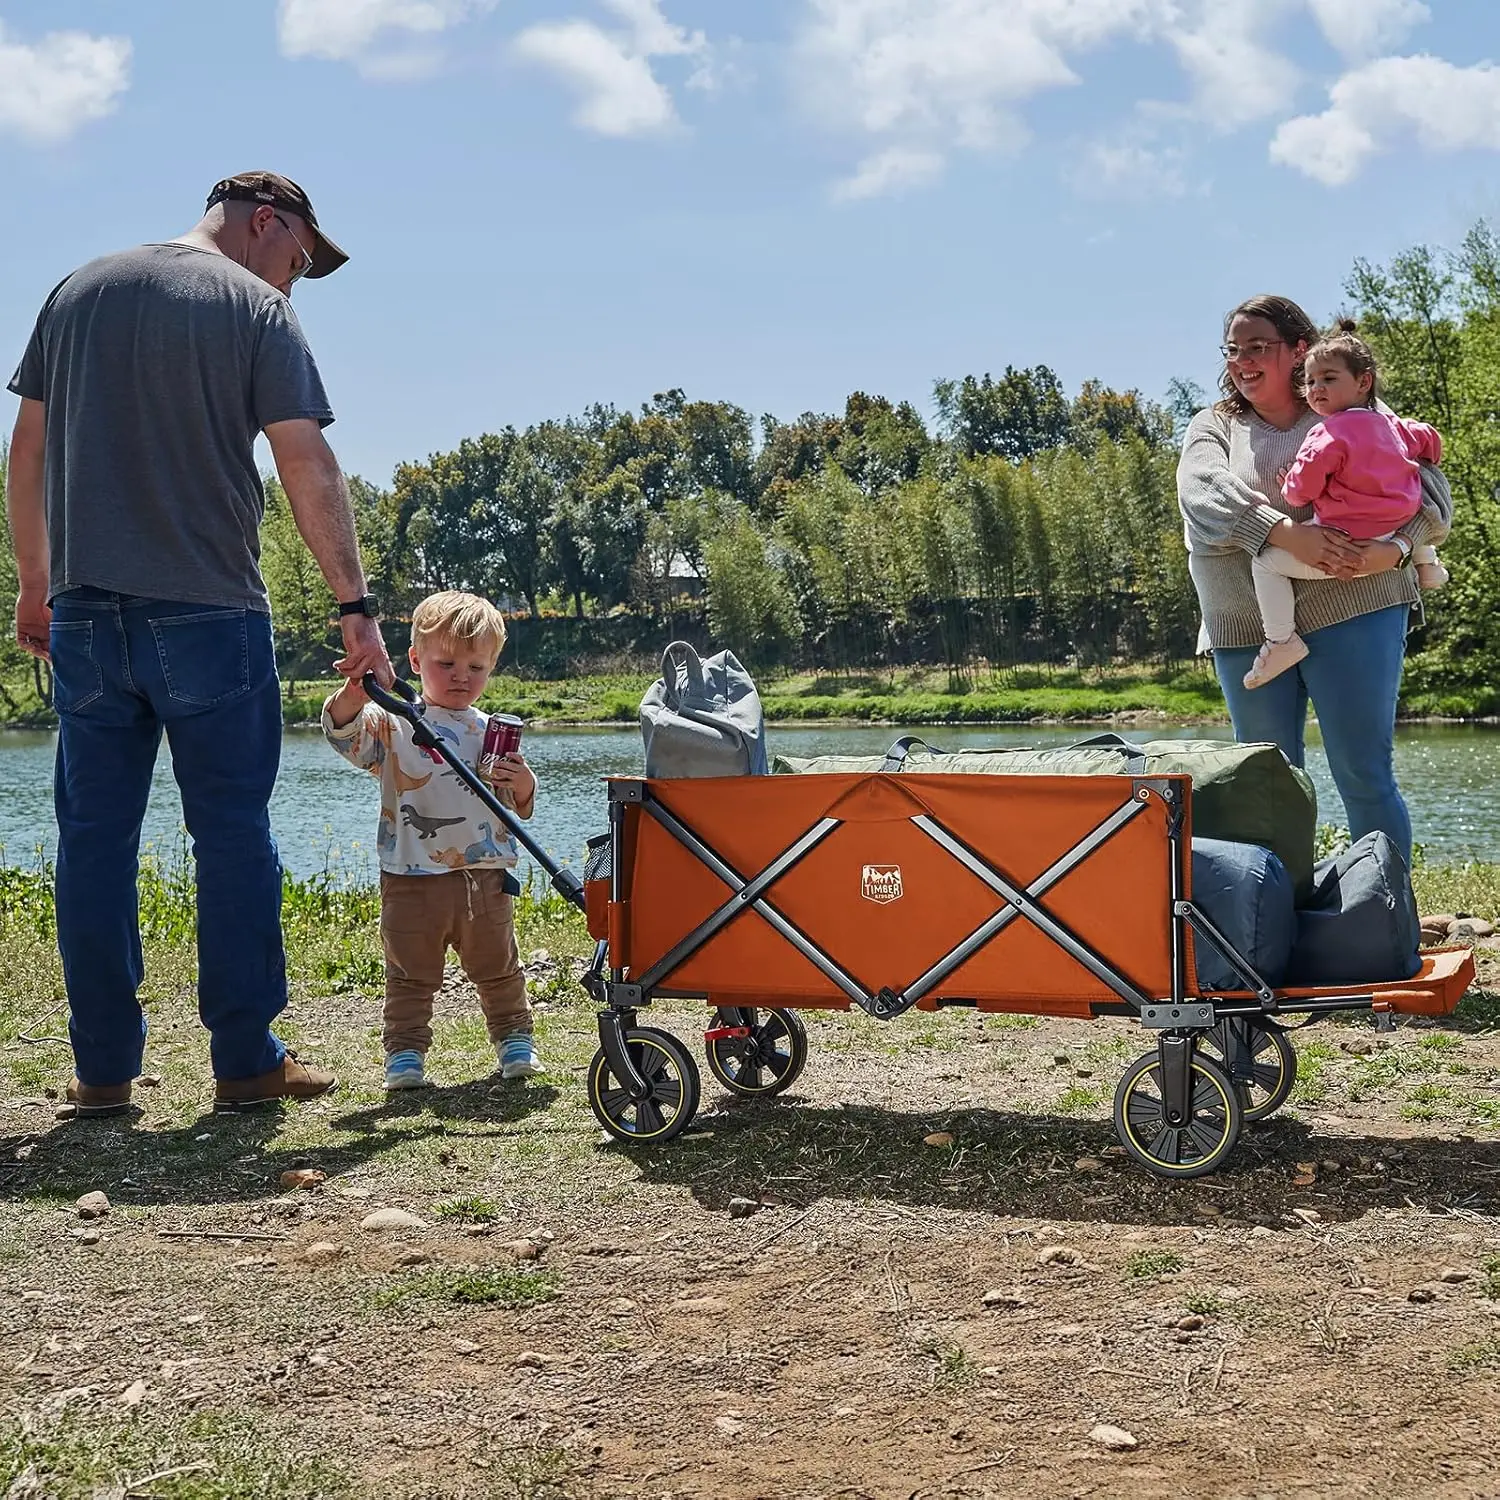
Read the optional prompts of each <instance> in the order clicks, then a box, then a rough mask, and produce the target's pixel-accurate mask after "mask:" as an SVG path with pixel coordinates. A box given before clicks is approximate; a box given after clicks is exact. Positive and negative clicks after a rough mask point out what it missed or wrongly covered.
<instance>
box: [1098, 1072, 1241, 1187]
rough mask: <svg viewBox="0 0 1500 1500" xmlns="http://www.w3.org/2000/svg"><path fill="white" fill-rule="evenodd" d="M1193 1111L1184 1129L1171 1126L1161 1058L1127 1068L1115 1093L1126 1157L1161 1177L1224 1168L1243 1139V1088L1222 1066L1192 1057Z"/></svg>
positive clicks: (1117, 1130)
mask: <svg viewBox="0 0 1500 1500" xmlns="http://www.w3.org/2000/svg"><path fill="white" fill-rule="evenodd" d="M1192 1070H1193V1071H1192V1108H1191V1111H1190V1112H1189V1115H1188V1119H1187V1122H1186V1123H1185V1124H1183V1125H1169V1124H1168V1123H1167V1113H1166V1105H1165V1103H1164V1102H1163V1100H1162V1090H1161V1071H1160V1067H1159V1065H1158V1062H1157V1054H1156V1053H1155V1052H1148V1053H1146V1055H1145V1056H1144V1057H1139V1058H1137V1059H1136V1060H1135V1062H1133V1063H1132V1064H1131V1065H1130V1067H1129V1068H1128V1069H1127V1070H1126V1073H1125V1076H1124V1077H1123V1078H1122V1079H1121V1080H1120V1086H1119V1087H1118V1088H1117V1089H1116V1090H1115V1134H1116V1135H1117V1136H1119V1138H1120V1144H1121V1145H1122V1146H1124V1148H1125V1150H1126V1152H1127V1154H1129V1155H1130V1156H1133V1157H1134V1158H1135V1159H1136V1160H1137V1161H1138V1162H1140V1163H1141V1165H1142V1166H1144V1167H1145V1168H1147V1170H1149V1171H1151V1172H1154V1173H1156V1175H1157V1176H1158V1177H1201V1176H1203V1175H1204V1174H1205V1173H1208V1172H1212V1171H1213V1170H1214V1169H1215V1168H1216V1167H1218V1166H1220V1165H1221V1164H1222V1163H1223V1161H1224V1159H1225V1158H1226V1157H1227V1156H1228V1155H1229V1153H1230V1151H1231V1150H1233V1148H1234V1143H1235V1142H1236V1141H1237V1140H1238V1139H1239V1134H1240V1124H1241V1121H1242V1120H1243V1117H1244V1116H1243V1111H1242V1110H1241V1108H1240V1099H1239V1090H1238V1089H1236V1088H1235V1086H1234V1085H1233V1084H1232V1083H1231V1082H1230V1081H1229V1075H1228V1074H1227V1073H1225V1071H1224V1070H1223V1068H1221V1067H1220V1066H1219V1064H1218V1063H1216V1062H1212V1061H1210V1059H1208V1058H1206V1057H1204V1056H1202V1055H1201V1054H1198V1053H1197V1052H1195V1053H1194V1056H1193V1059H1192Z"/></svg>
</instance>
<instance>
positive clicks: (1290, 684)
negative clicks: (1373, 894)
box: [1214, 604, 1411, 864]
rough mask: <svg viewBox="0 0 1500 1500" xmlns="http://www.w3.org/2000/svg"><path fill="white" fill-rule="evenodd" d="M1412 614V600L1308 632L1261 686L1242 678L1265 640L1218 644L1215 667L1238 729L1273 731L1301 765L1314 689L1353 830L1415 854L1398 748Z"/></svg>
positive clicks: (1249, 733) (1267, 734)
mask: <svg viewBox="0 0 1500 1500" xmlns="http://www.w3.org/2000/svg"><path fill="white" fill-rule="evenodd" d="M1409 615H1410V606H1409V605H1406V604H1393V605H1392V606H1391V607H1390V608H1389V609H1377V610H1375V611H1373V612H1372V613H1370V614H1367V615H1356V616H1355V617H1354V618H1353V619H1352V620H1345V621H1344V622H1343V623H1342V624H1339V625H1328V626H1325V627H1324V628H1323V629H1322V630H1314V631H1310V632H1309V633H1308V634H1307V635H1305V636H1304V637H1303V640H1305V641H1306V642H1307V655H1306V657H1304V658H1303V660H1302V661H1301V662H1299V663H1298V664H1297V665H1296V666H1295V667H1293V668H1291V670H1290V671H1286V672H1283V673H1282V674H1281V676H1280V677H1274V678H1272V679H1271V681H1270V682H1268V683H1266V685H1265V686H1264V687H1258V688H1254V689H1251V688H1247V687H1246V686H1245V684H1244V682H1243V680H1242V679H1243V678H1244V675H1245V673H1246V672H1247V671H1249V669H1250V664H1251V663H1252V662H1253V661H1254V660H1255V654H1256V652H1257V651H1258V650H1259V647H1257V646H1244V647H1234V648H1232V649H1228V650H1225V649H1222V648H1220V649H1216V650H1215V651H1214V670H1215V671H1216V672H1217V673H1218V676H1219V685H1220V686H1221V687H1222V688H1223V689H1224V697H1225V699H1226V701H1227V702H1228V704H1229V717H1230V721H1231V722H1232V723H1233V725H1234V737H1235V739H1237V740H1239V741H1240V742H1241V743H1242V744H1243V743H1250V742H1252V741H1254V742H1264V741H1270V742H1271V743H1272V744H1276V745H1279V746H1280V747H1281V749H1282V751H1283V753H1284V754H1285V755H1286V758H1287V759H1288V760H1289V761H1291V763H1292V764H1293V765H1294V766H1300V765H1301V764H1302V763H1303V760H1304V758H1305V754H1306V746H1305V744H1304V739H1303V736H1304V731H1305V729H1306V726H1307V704H1308V700H1309V699H1311V700H1312V705H1313V707H1314V708H1315V709H1316V710H1317V714H1318V728H1319V729H1320V730H1321V731H1322V734H1323V749H1324V750H1325V751H1326V752H1327V755H1328V769H1329V770H1330V771H1331V772H1332V773H1333V781H1334V785H1335V786H1337V787H1338V789H1339V796H1340V797H1342V798H1343V800H1344V813H1345V815H1346V816H1347V817H1348V819H1349V835H1350V837H1351V838H1356V839H1357V838H1360V837H1361V836H1362V835H1364V834H1367V833H1372V832H1374V831H1375V830H1377V829H1378V830H1379V831H1380V832H1382V833H1384V834H1386V835H1387V836H1388V837H1389V838H1390V840H1391V842H1392V843H1393V844H1395V846H1396V848H1397V849H1399V850H1400V851H1401V855H1402V858H1403V859H1405V860H1406V861H1407V863H1408V864H1410V862H1411V818H1410V816H1409V815H1408V813H1407V811H1406V803H1405V802H1404V801H1403V800H1402V798H1401V792H1400V790H1399V788H1398V787H1397V786H1396V772H1395V767H1394V765H1393V763H1392V755H1393V750H1394V745H1395V734H1396V695H1397V692H1398V690H1399V689H1400V686H1401V668H1402V664H1403V662H1404V661H1405V658H1406V626H1407V620H1408V617H1409Z"/></svg>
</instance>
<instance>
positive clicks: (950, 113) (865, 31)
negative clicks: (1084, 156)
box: [798, 0, 1172, 151]
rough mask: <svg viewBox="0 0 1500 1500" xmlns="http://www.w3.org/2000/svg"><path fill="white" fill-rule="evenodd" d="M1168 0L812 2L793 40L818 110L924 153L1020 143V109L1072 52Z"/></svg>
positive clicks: (1142, 21) (1135, 26)
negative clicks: (1068, 51)
mask: <svg viewBox="0 0 1500 1500" xmlns="http://www.w3.org/2000/svg"><path fill="white" fill-rule="evenodd" d="M1171 3H1172V0H1007V3H1005V4H997V3H995V0H808V12H809V16H808V21H807V25H806V27H805V28H804V30H803V33H802V35H801V37H800V39H799V42H798V53H799V62H800V69H801V73H802V77H803V79H804V88H805V91H806V93H807V94H808V96H809V98H810V99H811V101H812V102H813V104H814V107H815V108H816V109H817V110H818V111H819V113H821V114H823V115H825V116H828V117H831V118H832V119H833V120H834V121H835V123H837V124H839V125H842V126H844V127H846V128H850V129H853V130H856V131H862V132H865V133H868V134H871V135H877V136H880V135H887V136H895V137H898V138H899V140H900V144H902V145H905V146H908V147H911V148H916V147H919V146H922V147H925V148H926V149H927V150H929V151H933V150H938V149H941V148H943V147H946V146H949V145H952V144H957V145H962V146H970V147H1005V146H1010V147H1012V148H1013V147H1015V146H1018V145H1019V144H1021V143H1022V142H1024V140H1025V139H1026V128H1025V125H1024V124H1023V122H1022V121H1021V119H1020V117H1019V114H1018V113H1017V106H1019V105H1020V104H1021V103H1023V102H1024V101H1025V100H1027V99H1030V98H1031V97H1032V96H1033V95H1036V94H1039V93H1041V92H1043V91H1044V90H1047V89H1054V88H1059V87H1063V86H1066V85H1069V84H1074V83H1077V82H1078V76H1077V74H1075V73H1074V71H1073V69H1072V67H1071V66H1070V65H1069V63H1068V60H1067V57H1066V55H1065V53H1066V51H1067V50H1069V49H1075V48H1086V47H1091V46H1096V45H1099V44H1101V43H1103V42H1107V41H1109V40H1111V39H1113V38H1115V37H1118V36H1122V35H1128V34H1130V33H1132V32H1134V33H1143V32H1144V31H1146V30H1148V29H1149V27H1150V25H1151V24H1153V23H1154V22H1155V21H1156V20H1157V19H1159V17H1160V16H1161V15H1162V14H1163V13H1164V9H1165V8H1166V7H1169V6H1170V5H1171Z"/></svg>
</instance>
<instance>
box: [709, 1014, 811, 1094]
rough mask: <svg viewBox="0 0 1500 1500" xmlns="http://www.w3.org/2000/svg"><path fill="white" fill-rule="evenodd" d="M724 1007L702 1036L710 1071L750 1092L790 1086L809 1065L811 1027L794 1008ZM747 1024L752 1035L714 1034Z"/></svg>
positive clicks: (727, 1083) (725, 1082)
mask: <svg viewBox="0 0 1500 1500" xmlns="http://www.w3.org/2000/svg"><path fill="white" fill-rule="evenodd" d="M761 1014H762V1012H760V1011H758V1010H755V1009H753V1008H740V1007H735V1008H727V1007H726V1008H725V1009H723V1010H719V1011H716V1012H715V1013H714V1024H713V1025H712V1026H711V1027H710V1028H709V1031H708V1034H707V1035H706V1036H705V1037H704V1039H703V1050H704V1052H705V1054H706V1055H707V1058H708V1071H709V1072H710V1073H712V1074H713V1075H714V1077H715V1078H717V1079H718V1080H719V1082H720V1083H722V1084H723V1085H724V1087H725V1088H726V1089H728V1090H729V1092H730V1093H731V1094H742V1095H744V1096H745V1097H746V1098H757V1097H761V1096H763V1095H768V1094H779V1093H781V1091H782V1090H783V1089H789V1088H790V1087H791V1086H792V1085H793V1084H794V1083H795V1082H796V1081H797V1079H798V1077H799V1076H800V1075H801V1073H802V1070H803V1068H805V1067H806V1066H807V1028H806V1027H805V1026H804V1025H803V1024H802V1018H801V1017H800V1016H799V1015H798V1014H797V1013H796V1012H795V1011H791V1010H768V1011H766V1012H764V1015H765V1019H764V1020H761V1019H760V1016H761ZM742 1027H743V1028H748V1029H749V1032H750V1034H749V1036H743V1037H736V1036H715V1035H714V1032H716V1031H727V1030H737V1029H740V1028H742Z"/></svg>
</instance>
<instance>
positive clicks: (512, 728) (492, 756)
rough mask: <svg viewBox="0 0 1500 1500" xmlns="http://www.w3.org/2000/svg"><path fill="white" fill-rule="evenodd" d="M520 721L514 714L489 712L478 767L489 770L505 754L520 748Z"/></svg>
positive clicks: (513, 752)
mask: <svg viewBox="0 0 1500 1500" xmlns="http://www.w3.org/2000/svg"><path fill="white" fill-rule="evenodd" d="M521 728H522V725H521V721H520V720H519V719H518V718H517V717H516V716H515V715H514V714H491V715H490V722H489V723H488V724H487V725H486V726H485V731H484V748H483V749H482V750H481V751H480V752H479V769H480V770H481V771H490V770H492V769H493V768H494V767H495V766H496V765H498V764H499V762H500V760H501V758H502V757H503V756H506V755H514V754H515V753H516V752H517V751H518V750H519V749H520V748H521Z"/></svg>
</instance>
